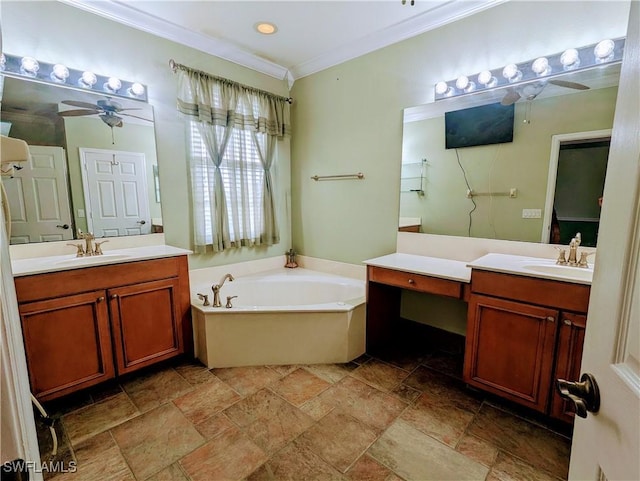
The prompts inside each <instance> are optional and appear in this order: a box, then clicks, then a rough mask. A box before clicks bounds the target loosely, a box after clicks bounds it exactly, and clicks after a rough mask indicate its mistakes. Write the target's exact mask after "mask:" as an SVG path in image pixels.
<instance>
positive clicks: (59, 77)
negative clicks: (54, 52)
mask: <svg viewBox="0 0 640 481" xmlns="http://www.w3.org/2000/svg"><path fill="white" fill-rule="evenodd" d="M68 78H69V69H68V68H67V67H65V66H64V65H62V64H61V63H57V64H55V65H54V66H53V69H52V70H51V80H53V81H54V82H59V83H65V82H66V81H67V79H68Z"/></svg>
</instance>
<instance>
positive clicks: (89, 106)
mask: <svg viewBox="0 0 640 481" xmlns="http://www.w3.org/2000/svg"><path fill="white" fill-rule="evenodd" d="M62 103H63V104H65V105H73V106H74V107H84V108H85V109H97V108H98V106H97V105H96V104H90V103H88V102H80V101H79V100H63V101H62Z"/></svg>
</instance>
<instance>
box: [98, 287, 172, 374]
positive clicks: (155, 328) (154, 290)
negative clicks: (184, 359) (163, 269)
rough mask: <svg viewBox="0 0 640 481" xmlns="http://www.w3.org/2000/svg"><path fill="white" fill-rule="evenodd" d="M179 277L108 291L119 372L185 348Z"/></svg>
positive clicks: (146, 364) (132, 369)
mask: <svg viewBox="0 0 640 481" xmlns="http://www.w3.org/2000/svg"><path fill="white" fill-rule="evenodd" d="M179 286H180V283H179V279H178V278H171V279H163V280H159V281H151V282H144V283H140V284H135V285H130V286H125V287H118V288H113V289H109V290H108V291H107V293H108V297H109V307H110V310H111V322H112V327H113V339H114V349H115V358H116V365H117V370H118V374H124V373H128V372H132V371H135V370H137V369H140V368H142V367H145V366H148V365H151V364H154V363H156V362H158V361H162V360H164V359H169V358H171V357H174V356H177V355H178V354H181V353H183V352H184V344H183V329H182V322H181V309H180V290H179Z"/></svg>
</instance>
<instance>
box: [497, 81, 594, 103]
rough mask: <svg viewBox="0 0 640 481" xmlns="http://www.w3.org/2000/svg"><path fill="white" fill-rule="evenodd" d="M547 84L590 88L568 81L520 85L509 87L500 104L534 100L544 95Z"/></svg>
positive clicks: (571, 87)
mask: <svg viewBox="0 0 640 481" xmlns="http://www.w3.org/2000/svg"><path fill="white" fill-rule="evenodd" d="M547 84H553V85H557V86H558V87H565V88H568V89H575V90H589V87H588V86H586V85H584V84H580V83H578V82H569V81H568V80H539V81H537V82H531V83H526V84H524V85H518V86H517V87H509V88H508V89H507V93H506V94H505V95H504V97H502V101H501V102H500V103H501V104H502V105H511V104H514V103H516V102H517V101H518V100H520V99H525V100H533V99H535V98H536V97H537V96H538V95H540V94H541V93H542V91H543V90H544V88H545V87H546V86H547Z"/></svg>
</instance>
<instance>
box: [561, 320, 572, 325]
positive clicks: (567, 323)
mask: <svg viewBox="0 0 640 481" xmlns="http://www.w3.org/2000/svg"><path fill="white" fill-rule="evenodd" d="M562 323H563V324H564V325H565V326H571V325H573V323H572V322H571V321H570V320H569V319H563V320H562Z"/></svg>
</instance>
